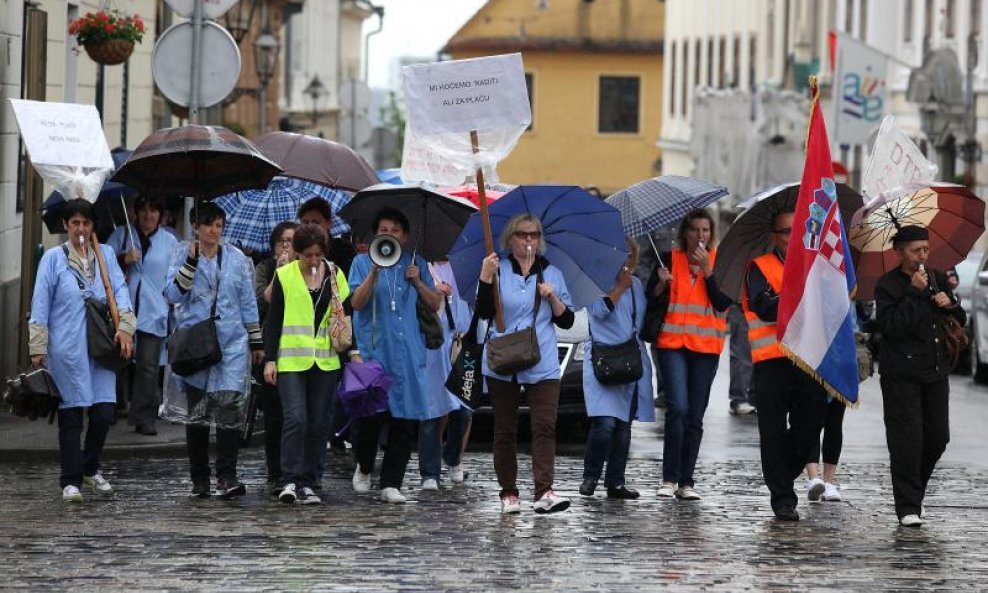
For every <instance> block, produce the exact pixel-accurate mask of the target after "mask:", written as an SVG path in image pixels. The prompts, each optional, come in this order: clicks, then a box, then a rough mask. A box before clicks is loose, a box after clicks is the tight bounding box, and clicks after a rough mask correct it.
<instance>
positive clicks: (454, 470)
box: [449, 463, 467, 484]
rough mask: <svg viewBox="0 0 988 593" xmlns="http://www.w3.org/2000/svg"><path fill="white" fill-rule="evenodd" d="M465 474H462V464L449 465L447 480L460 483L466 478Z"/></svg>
mask: <svg viewBox="0 0 988 593" xmlns="http://www.w3.org/2000/svg"><path fill="white" fill-rule="evenodd" d="M466 479H467V478H466V476H465V475H463V465H462V464H459V463H458V464H456V465H451V466H450V467H449V481H450V482H452V483H454V484H462V483H463V482H464V481H465V480H466Z"/></svg>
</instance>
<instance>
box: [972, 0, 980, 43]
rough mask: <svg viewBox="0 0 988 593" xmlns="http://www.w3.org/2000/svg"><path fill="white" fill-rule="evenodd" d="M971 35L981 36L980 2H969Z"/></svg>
mask: <svg viewBox="0 0 988 593" xmlns="http://www.w3.org/2000/svg"><path fill="white" fill-rule="evenodd" d="M971 34H972V35H981V2H978V1H977V0H972V2H971Z"/></svg>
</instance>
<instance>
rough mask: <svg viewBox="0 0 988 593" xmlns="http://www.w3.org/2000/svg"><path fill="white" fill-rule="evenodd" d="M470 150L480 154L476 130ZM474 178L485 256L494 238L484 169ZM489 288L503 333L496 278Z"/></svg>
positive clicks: (471, 140) (498, 327)
mask: <svg viewBox="0 0 988 593" xmlns="http://www.w3.org/2000/svg"><path fill="white" fill-rule="evenodd" d="M470 149H471V150H472V151H473V154H477V153H478V152H480V139H479V138H478V136H477V130H470ZM476 177H477V194H478V198H479V202H480V220H481V221H482V223H483V226H484V246H485V247H486V248H487V249H486V253H487V255H490V254H492V253H494V236H493V234H492V233H491V217H490V214H489V213H488V212H487V190H486V188H485V187H484V168H483V167H481V166H480V165H477V174H476ZM491 288H493V289H494V321H495V323H496V324H497V331H498V332H503V331H504V312H503V311H502V310H501V295H500V294H499V292H498V280H497V276H495V277H494V282H493V283H492V284H491Z"/></svg>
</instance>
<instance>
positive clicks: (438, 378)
mask: <svg viewBox="0 0 988 593" xmlns="http://www.w3.org/2000/svg"><path fill="white" fill-rule="evenodd" d="M429 271H430V273H431V274H432V279H433V281H434V282H437V283H438V282H445V283H446V284H449V285H450V286H451V287H452V288H453V294H452V295H451V296H450V297H448V298H444V299H443V304H442V306H441V307H440V308H439V313H438V315H439V322H440V323H441V324H442V327H443V345H442V346H441V347H439V348H437V349H436V350H426V355H425V356H426V366H427V368H428V372H429V391H430V392H434V393H444V394H446V397H448V398H449V399H450V405H451V406H453V409H454V410H456V409H459V408H461V407H464V404H463V402H462V401H460V399H459V398H458V397H456V396H455V395H453V394H452V393H450V392H449V390H447V389H446V379H447V378H448V377H449V373H450V371H452V370H453V363H452V361H451V360H450V353H451V351H452V347H453V335H454V334H456V333H458V332H466V331H467V330H468V329H469V328H470V320H471V319H472V316H473V312H472V311H471V310H470V305H469V304H468V303H466V302H465V301H464V300H463V299H461V298H460V293H459V292H458V291H457V290H456V279H455V278H453V269H452V268H451V267H450V265H449V263H448V262H443V263H436V262H433V263H431V264H429ZM447 309H448V310H449V314H447ZM450 319H452V321H453V327H452V328H451V327H450Z"/></svg>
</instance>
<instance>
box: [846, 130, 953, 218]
mask: <svg viewBox="0 0 988 593" xmlns="http://www.w3.org/2000/svg"><path fill="white" fill-rule="evenodd" d="M937 171H938V167H937V166H936V165H934V164H933V163H931V162H930V161H928V160H927V159H926V157H925V156H923V153H922V152H920V150H919V147H918V146H916V144H915V143H914V142H913V141H912V140H910V139H909V136H906V135H905V133H903V131H902V130H901V129H899V127H898V126H896V125H895V117H893V116H891V115H886V116H885V119H883V120H882V127H881V128H880V129H879V130H878V137H876V138H875V147H874V148H873V149H872V151H871V158H870V159H869V160H868V166H867V168H866V169H865V174H864V179H863V180H862V183H861V189H862V190H863V191H864V193H865V194H866V195H867V198H866V199H865V202H867V201H868V199H874V198H877V197H878V196H879V195H880V194H881V193H882V192H885V191H888V190H890V189H892V188H895V187H899V186H902V185H906V184H908V183H914V182H915V183H929V182H931V181H934V180H935V179H936V177H937Z"/></svg>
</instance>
